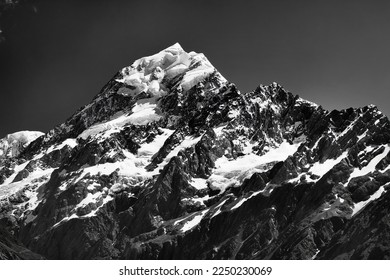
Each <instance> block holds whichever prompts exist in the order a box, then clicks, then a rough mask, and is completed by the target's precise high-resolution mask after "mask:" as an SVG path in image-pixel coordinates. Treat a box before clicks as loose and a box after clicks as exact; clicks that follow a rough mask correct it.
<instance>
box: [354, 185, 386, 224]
mask: <svg viewBox="0 0 390 280" xmlns="http://www.w3.org/2000/svg"><path fill="white" fill-rule="evenodd" d="M385 192H386V190H385V186H381V187H380V188H379V189H378V190H377V191H376V192H375V193H374V194H372V195H371V196H370V198H369V199H367V200H365V201H360V202H358V203H355V204H354V207H353V209H352V217H353V216H354V215H356V214H357V213H358V212H359V211H360V210H362V209H363V208H364V207H366V205H367V204H369V203H370V202H371V201H373V200H376V199H378V198H380V197H381V196H382V194H383V193H385Z"/></svg>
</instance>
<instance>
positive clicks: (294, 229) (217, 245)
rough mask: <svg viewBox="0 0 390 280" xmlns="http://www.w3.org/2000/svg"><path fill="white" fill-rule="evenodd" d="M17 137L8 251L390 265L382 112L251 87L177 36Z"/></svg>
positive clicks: (0, 210) (386, 126)
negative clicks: (241, 86) (63, 114)
mask: <svg viewBox="0 0 390 280" xmlns="http://www.w3.org/2000/svg"><path fill="white" fill-rule="evenodd" d="M16 135H24V136H26V137H19V138H18V137H14V138H12V139H14V140H15V139H21V138H23V139H25V138H26V139H27V140H28V141H25V142H23V141H22V142H20V141H19V140H15V141H14V140H12V141H11V144H10V143H9V142H10V141H9V140H8V139H9V137H7V138H6V139H3V140H1V141H0V143H1V144H0V154H1V158H0V228H1V231H0V258H4V259H7V258H8V259H11V258H46V259H387V258H390V241H389V240H390V220H389V216H390V208H389V205H390V192H388V191H387V190H388V188H389V186H390V165H389V163H390V123H389V120H388V119H387V117H386V116H385V115H384V114H382V113H381V112H380V111H379V110H378V108H377V107H376V106H373V105H369V106H366V107H363V108H349V109H345V110H341V111H338V110H333V111H327V110H324V109H323V108H322V107H321V106H319V105H317V104H314V103H313V102H310V101H307V100H304V99H302V98H300V97H299V96H297V95H294V94H292V93H290V92H288V91H286V90H285V89H284V88H283V87H282V86H280V85H278V84H276V83H273V84H271V85H269V86H264V85H259V86H258V87H257V88H256V89H255V90H254V91H252V92H248V93H242V92H240V91H239V90H238V89H237V88H236V86H235V85H234V84H232V83H230V82H228V81H227V80H226V79H225V78H224V77H223V76H222V75H221V74H220V73H219V72H218V71H217V70H216V69H215V68H214V66H213V65H212V64H211V63H210V61H209V60H208V59H207V58H206V57H205V56H204V55H203V54H201V53H195V52H186V51H184V50H183V49H182V48H181V47H180V45H179V44H175V45H173V46H171V47H169V48H167V49H165V50H163V51H161V52H159V53H158V54H155V55H152V56H148V57H144V58H141V59H139V60H136V61H135V62H134V63H133V64H132V65H131V66H129V67H125V68H124V69H122V70H121V71H120V72H119V73H117V74H116V75H115V76H114V77H113V78H112V79H111V80H110V81H109V82H108V83H107V84H106V85H105V86H104V87H103V89H102V90H101V91H100V93H99V94H98V95H96V97H95V98H94V99H93V100H92V101H91V102H90V103H89V104H88V105H86V106H84V107H82V108H81V109H79V110H78V111H77V112H76V113H75V114H73V115H72V116H71V117H70V118H69V119H67V120H66V121H65V122H64V123H62V124H60V125H58V126H57V127H55V128H54V129H52V130H51V131H49V132H48V133H46V134H44V135H40V134H39V133H26V132H24V133H21V134H20V133H19V134H16ZM32 138H34V139H35V138H36V139H35V140H34V139H32ZM32 140H33V141H32ZM30 141H32V142H31V143H29V142H30ZM4 147H6V148H4ZM10 147H11V148H10ZM14 147H15V148H14Z"/></svg>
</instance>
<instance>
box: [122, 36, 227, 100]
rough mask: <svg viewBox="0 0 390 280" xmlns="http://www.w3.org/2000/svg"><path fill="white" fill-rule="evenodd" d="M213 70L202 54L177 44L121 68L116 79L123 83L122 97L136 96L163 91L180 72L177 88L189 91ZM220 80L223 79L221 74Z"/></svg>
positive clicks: (158, 94) (164, 91)
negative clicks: (180, 76)
mask: <svg viewBox="0 0 390 280" xmlns="http://www.w3.org/2000/svg"><path fill="white" fill-rule="evenodd" d="M215 71H216V69H215V68H214V66H213V65H212V64H211V63H210V61H209V60H208V59H207V58H206V57H205V56H204V55H203V54H201V53H196V52H189V53H188V52H186V51H184V50H183V49H182V47H181V46H180V44H179V43H176V44H174V45H172V46H170V47H168V48H166V49H164V50H162V51H160V52H158V53H157V54H154V55H151V56H146V57H143V58H140V59H137V60H136V61H134V63H133V64H132V65H131V66H129V67H125V68H123V69H122V70H121V74H122V78H120V79H117V81H118V82H121V83H123V84H125V87H124V88H121V90H119V91H118V93H119V94H122V95H125V96H136V95H138V94H140V93H141V92H145V93H149V94H150V95H151V96H163V95H165V94H166V85H167V83H169V81H171V80H172V79H174V78H176V77H178V76H179V75H182V79H181V82H180V83H179V84H178V86H177V87H178V89H181V90H188V89H190V88H192V87H193V86H195V85H196V84H198V83H199V82H201V81H202V80H204V79H205V78H207V77H208V76H209V75H211V74H212V73H213V72H215ZM220 79H221V80H223V81H226V79H224V78H223V77H222V76H221V77H220Z"/></svg>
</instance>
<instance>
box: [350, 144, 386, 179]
mask: <svg viewBox="0 0 390 280" xmlns="http://www.w3.org/2000/svg"><path fill="white" fill-rule="evenodd" d="M382 147H385V149H384V150H383V152H382V153H380V154H378V155H377V156H376V157H374V158H373V159H372V160H371V161H370V162H369V163H368V164H367V165H366V166H364V167H363V168H362V169H359V168H355V169H354V170H353V172H352V173H351V175H350V176H349V179H348V183H349V182H350V181H351V179H352V178H355V177H360V176H364V175H367V174H368V173H371V172H374V171H375V166H376V165H377V164H378V163H379V162H380V161H381V160H382V159H383V158H384V157H386V156H387V154H388V153H389V152H390V146H389V145H382ZM348 183H347V184H348Z"/></svg>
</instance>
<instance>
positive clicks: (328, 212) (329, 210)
mask: <svg viewBox="0 0 390 280" xmlns="http://www.w3.org/2000/svg"><path fill="white" fill-rule="evenodd" d="M344 201H345V200H344V199H343V198H341V197H339V196H336V200H335V201H334V202H332V203H329V202H325V203H324V205H322V206H321V208H322V209H321V210H320V211H319V213H318V214H317V215H316V216H315V217H313V219H312V221H314V222H316V221H319V220H326V219H329V218H331V217H334V216H340V215H341V214H342V211H341V210H340V209H339V208H340V206H341V205H342V204H343V203H344Z"/></svg>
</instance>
